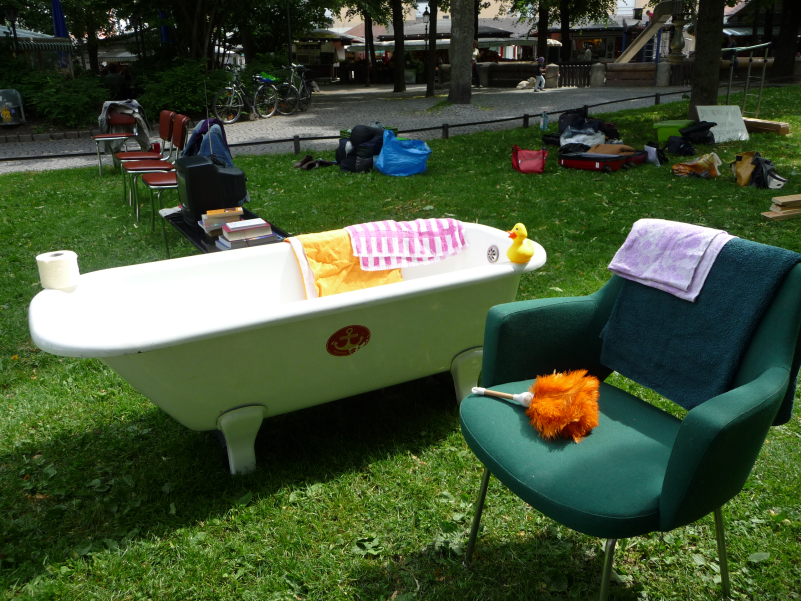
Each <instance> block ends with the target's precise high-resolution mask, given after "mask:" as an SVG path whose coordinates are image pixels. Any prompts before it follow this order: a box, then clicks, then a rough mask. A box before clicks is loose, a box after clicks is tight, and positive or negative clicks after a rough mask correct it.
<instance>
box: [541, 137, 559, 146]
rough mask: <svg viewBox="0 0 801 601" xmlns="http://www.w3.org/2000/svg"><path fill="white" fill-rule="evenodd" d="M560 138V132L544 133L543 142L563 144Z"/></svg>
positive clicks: (554, 144) (552, 144)
mask: <svg viewBox="0 0 801 601" xmlns="http://www.w3.org/2000/svg"><path fill="white" fill-rule="evenodd" d="M559 138H560V134H543V136H542V143H543V145H550V146H559V144H561V142H560V139H559Z"/></svg>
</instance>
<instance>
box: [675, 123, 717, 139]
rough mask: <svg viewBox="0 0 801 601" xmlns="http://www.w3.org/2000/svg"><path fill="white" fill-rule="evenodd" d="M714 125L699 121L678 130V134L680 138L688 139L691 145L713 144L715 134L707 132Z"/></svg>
mask: <svg viewBox="0 0 801 601" xmlns="http://www.w3.org/2000/svg"><path fill="white" fill-rule="evenodd" d="M716 125H717V123H712V122H711V121H699V122H698V123H693V124H692V125H688V126H687V127H685V128H683V129H680V130H679V133H680V134H681V137H682V138H686V139H688V140H689V141H690V142H692V143H693V144H714V143H715V134H713V133H712V132H711V131H709V130H710V129H712V128H713V127H715V126H716Z"/></svg>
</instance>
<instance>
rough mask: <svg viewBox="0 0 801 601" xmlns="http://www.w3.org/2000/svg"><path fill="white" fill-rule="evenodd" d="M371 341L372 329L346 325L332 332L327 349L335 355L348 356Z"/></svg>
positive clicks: (326, 345)
mask: <svg viewBox="0 0 801 601" xmlns="http://www.w3.org/2000/svg"><path fill="white" fill-rule="evenodd" d="M368 342H370V330H368V329H367V328H365V327H364V326H345V327H344V328H340V329H338V330H337V331H336V332H334V333H333V334H331V338H329V339H328V342H326V344H325V350H327V351H328V352H329V353H330V354H332V355H334V357H347V356H348V355H352V354H353V353H355V352H356V351H358V350H359V349H360V348H362V347H364V346H366V345H367V343H368Z"/></svg>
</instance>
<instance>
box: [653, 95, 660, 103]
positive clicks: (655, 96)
mask: <svg viewBox="0 0 801 601" xmlns="http://www.w3.org/2000/svg"><path fill="white" fill-rule="evenodd" d="M660 102H662V94H654V105H657V104H659V103H660Z"/></svg>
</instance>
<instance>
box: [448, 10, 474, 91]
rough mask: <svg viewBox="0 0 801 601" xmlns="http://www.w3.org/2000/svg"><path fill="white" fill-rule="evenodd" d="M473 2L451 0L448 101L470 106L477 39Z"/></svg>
mask: <svg viewBox="0 0 801 601" xmlns="http://www.w3.org/2000/svg"><path fill="white" fill-rule="evenodd" d="M474 14H475V4H474V2H473V0H451V46H450V50H449V51H448V53H449V55H450V61H451V87H450V92H449V93H448V101H449V102H451V103H452V104H470V97H471V95H472V89H471V87H470V82H471V80H472V76H473V39H474V37H475V33H476V32H475V30H474V29H473V28H474V26H475V25H474V19H473V15H474Z"/></svg>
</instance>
